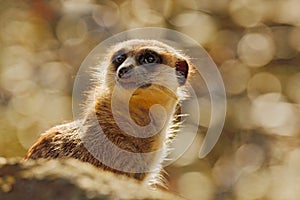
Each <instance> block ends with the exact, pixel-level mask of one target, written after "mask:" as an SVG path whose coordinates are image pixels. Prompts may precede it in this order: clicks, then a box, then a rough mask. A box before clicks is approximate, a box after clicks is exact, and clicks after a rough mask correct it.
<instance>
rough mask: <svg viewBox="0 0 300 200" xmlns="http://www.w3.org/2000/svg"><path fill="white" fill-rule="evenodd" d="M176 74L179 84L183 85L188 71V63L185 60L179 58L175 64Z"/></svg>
mask: <svg viewBox="0 0 300 200" xmlns="http://www.w3.org/2000/svg"><path fill="white" fill-rule="evenodd" d="M175 69H176V75H177V80H178V83H179V85H180V86H181V85H184V84H185V82H186V79H187V76H188V73H189V65H188V63H187V62H186V61H185V60H179V61H177V62H176V64H175Z"/></svg>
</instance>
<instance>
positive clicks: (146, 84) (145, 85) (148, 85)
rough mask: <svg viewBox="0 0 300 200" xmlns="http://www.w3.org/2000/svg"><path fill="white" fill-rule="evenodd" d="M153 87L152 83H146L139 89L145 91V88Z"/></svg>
mask: <svg viewBox="0 0 300 200" xmlns="http://www.w3.org/2000/svg"><path fill="white" fill-rule="evenodd" d="M151 85H152V83H144V84H142V85H141V86H140V87H139V88H142V89H144V88H148V87H150V86H151Z"/></svg>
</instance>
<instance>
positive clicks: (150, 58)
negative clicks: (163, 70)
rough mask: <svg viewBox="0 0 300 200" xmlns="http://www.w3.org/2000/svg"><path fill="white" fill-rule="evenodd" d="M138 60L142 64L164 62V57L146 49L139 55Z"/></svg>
mask: <svg viewBox="0 0 300 200" xmlns="http://www.w3.org/2000/svg"><path fill="white" fill-rule="evenodd" d="M137 62H138V63H139V64H140V65H145V64H153V63H157V64H158V63H162V58H161V56H159V55H158V54H157V53H156V52H154V51H152V50H144V51H143V52H141V53H140V54H139V55H138V57H137Z"/></svg>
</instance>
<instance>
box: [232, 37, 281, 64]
mask: <svg viewBox="0 0 300 200" xmlns="http://www.w3.org/2000/svg"><path fill="white" fill-rule="evenodd" d="M237 52H238V55H239V57H240V59H241V60H242V61H243V62H244V63H245V64H247V65H249V66H252V67H262V66H264V65H266V64H268V63H269V62H270V61H271V60H272V58H273V56H274V53H275V44H274V42H273V39H272V38H271V37H270V36H269V35H267V34H261V33H248V34H246V35H244V36H243V38H242V39H241V40H240V42H239V45H238V50H237Z"/></svg>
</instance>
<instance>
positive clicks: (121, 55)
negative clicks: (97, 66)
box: [111, 50, 127, 69]
mask: <svg viewBox="0 0 300 200" xmlns="http://www.w3.org/2000/svg"><path fill="white" fill-rule="evenodd" d="M126 58H127V55H126V53H125V51H124V50H120V51H117V52H116V53H115V54H114V55H113V56H112V59H111V62H112V63H113V64H114V66H115V68H116V69H117V68H118V67H119V66H120V65H121V64H122V63H123V62H124V61H125V60H126Z"/></svg>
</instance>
